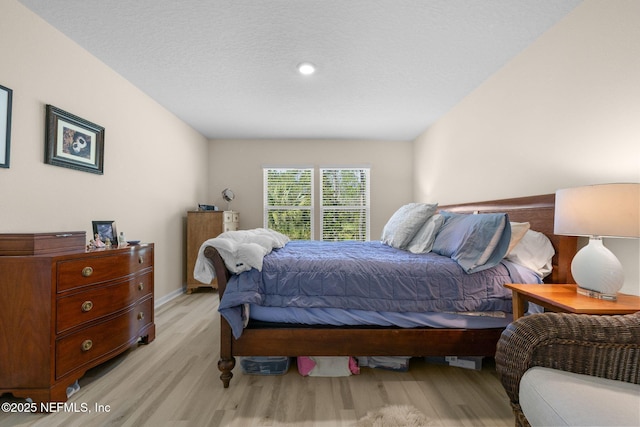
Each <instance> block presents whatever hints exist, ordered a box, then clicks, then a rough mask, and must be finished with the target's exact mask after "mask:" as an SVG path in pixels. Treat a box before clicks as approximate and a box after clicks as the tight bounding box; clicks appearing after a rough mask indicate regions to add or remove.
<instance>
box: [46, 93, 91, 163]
mask: <svg viewBox="0 0 640 427" xmlns="http://www.w3.org/2000/svg"><path fill="white" fill-rule="evenodd" d="M45 163H48V164H50V165H54V166H61V167H65V168H70V169H76V170H80V171H84V172H90V173H95V174H99V175H102V174H103V170H104V128H103V127H102V126H100V125H97V124H95V123H92V122H90V121H88V120H85V119H82V118H80V117H78V116H75V115H73V114H71V113H68V112H66V111H64V110H61V109H59V108H57V107H54V106H53V105H47V120H46V137H45Z"/></svg>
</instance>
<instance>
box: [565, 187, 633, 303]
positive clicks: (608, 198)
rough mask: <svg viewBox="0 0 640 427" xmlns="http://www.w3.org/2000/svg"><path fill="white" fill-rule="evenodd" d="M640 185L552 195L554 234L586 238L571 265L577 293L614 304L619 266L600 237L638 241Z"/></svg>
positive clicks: (619, 283) (620, 274)
mask: <svg viewBox="0 0 640 427" xmlns="http://www.w3.org/2000/svg"><path fill="white" fill-rule="evenodd" d="M639 211H640V184H638V183H633V184H600V185H588V186H584V187H575V188H567V189H564V190H558V191H556V210H555V223H554V232H555V234H560V235H565V236H586V237H589V244H587V245H586V246H585V247H583V248H582V249H580V251H578V253H577V254H576V256H575V257H574V258H573V261H572V262H571V274H572V275H573V278H574V279H575V281H576V283H577V284H578V292H580V293H581V294H584V295H588V296H590V297H594V298H600V299H608V300H615V299H616V294H617V292H618V291H619V290H620V288H621V287H622V285H623V284H624V272H623V270H622V264H620V261H619V260H618V258H616V256H615V255H614V254H613V253H612V252H611V251H610V250H609V249H607V248H606V247H605V246H604V245H603V244H602V238H603V237H627V238H629V237H635V238H638V237H640V214H639Z"/></svg>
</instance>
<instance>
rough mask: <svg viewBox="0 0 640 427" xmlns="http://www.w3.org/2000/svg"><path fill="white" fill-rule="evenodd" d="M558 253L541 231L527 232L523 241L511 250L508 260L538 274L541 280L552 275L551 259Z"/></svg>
mask: <svg viewBox="0 0 640 427" xmlns="http://www.w3.org/2000/svg"><path fill="white" fill-rule="evenodd" d="M555 253H556V251H555V249H553V245H552V244H551V241H550V240H549V238H548V237H547V236H545V235H544V234H542V233H540V232H539V231H533V230H527V232H526V233H525V235H524V236H523V237H522V240H520V242H519V243H518V244H517V245H516V246H515V247H514V248H513V249H512V250H511V252H510V253H509V254H508V255H507V256H506V259H507V260H509V261H511V262H514V263H516V264H520V265H522V266H524V267H527V268H528V269H530V270H533V271H534V272H536V274H537V275H538V276H539V277H540V278H544V277H546V276H548V275H549V273H551V270H552V268H553V264H552V262H551V259H552V258H553V255H555Z"/></svg>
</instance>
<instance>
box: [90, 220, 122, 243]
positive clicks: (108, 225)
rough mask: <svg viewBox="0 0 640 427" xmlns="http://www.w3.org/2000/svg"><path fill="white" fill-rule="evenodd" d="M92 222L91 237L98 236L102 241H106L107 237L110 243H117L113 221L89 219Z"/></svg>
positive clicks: (116, 232) (116, 233)
mask: <svg viewBox="0 0 640 427" xmlns="http://www.w3.org/2000/svg"><path fill="white" fill-rule="evenodd" d="M91 223H92V224H93V237H94V238H96V237H99V238H100V240H101V241H102V243H107V239H109V241H110V242H111V244H112V245H114V246H117V245H118V231H117V230H116V222H115V221H91Z"/></svg>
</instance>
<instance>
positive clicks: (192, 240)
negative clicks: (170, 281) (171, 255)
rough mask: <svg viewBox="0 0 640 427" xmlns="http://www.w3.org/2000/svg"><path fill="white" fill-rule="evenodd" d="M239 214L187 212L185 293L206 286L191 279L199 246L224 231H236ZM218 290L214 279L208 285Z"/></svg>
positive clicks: (228, 212) (227, 212) (231, 212)
mask: <svg viewBox="0 0 640 427" xmlns="http://www.w3.org/2000/svg"><path fill="white" fill-rule="evenodd" d="M239 221H240V214H239V213H238V212H234V211H209V210H207V211H189V212H187V293H188V294H190V293H191V292H193V290H194V289H196V288H199V287H201V286H206V285H205V284H203V283H202V282H199V281H198V280H196V279H195V278H194V277H193V269H194V267H195V265H196V259H197V258H198V251H199V250H200V246H201V245H202V244H203V243H204V242H205V241H206V240H208V239H212V238H214V237H217V236H218V235H219V234H220V233H224V232H225V231H233V230H237V229H238V223H239ZM210 286H211V287H213V288H214V289H217V288H218V283H217V280H216V279H213V281H212V282H211V284H210Z"/></svg>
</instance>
